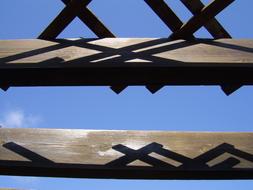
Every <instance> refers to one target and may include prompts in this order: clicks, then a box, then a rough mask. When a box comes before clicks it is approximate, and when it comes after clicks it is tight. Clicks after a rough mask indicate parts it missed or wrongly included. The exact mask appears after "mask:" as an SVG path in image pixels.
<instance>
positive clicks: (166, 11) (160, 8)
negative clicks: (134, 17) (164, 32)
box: [145, 0, 194, 94]
mask: <svg viewBox="0 0 253 190" xmlns="http://www.w3.org/2000/svg"><path fill="white" fill-rule="evenodd" d="M145 2H146V3H147V4H148V5H149V6H150V8H151V9H152V10H153V11H154V12H155V13H156V14H157V16H159V18H160V19H161V20H162V21H163V22H164V23H165V24H166V26H167V27H168V28H169V29H170V30H171V31H172V32H173V33H174V32H176V31H178V30H179V29H180V28H181V27H182V26H183V24H184V23H183V22H182V21H181V20H180V18H178V16H177V15H176V14H175V13H174V11H173V10H172V9H171V8H170V7H169V6H168V5H167V3H166V2H165V1H164V0H145ZM190 38H192V39H194V36H193V35H192V36H191V37H190ZM163 87H164V86H163V85H148V86H146V88H147V89H148V90H149V91H150V92H151V93H152V94H155V93H156V92H158V91H159V90H160V89H162V88H163Z"/></svg>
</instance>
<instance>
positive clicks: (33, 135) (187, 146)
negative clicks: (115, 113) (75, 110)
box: [0, 128, 253, 179]
mask: <svg viewBox="0 0 253 190" xmlns="http://www.w3.org/2000/svg"><path fill="white" fill-rule="evenodd" d="M252 154H253V133H207V132H206V133H195V132H191V133H190V132H189V133H186V132H184V133H182V132H159V131H91V130H89V131H87V130H60V129H8V128H2V129H0V174H1V175H20V176H48V177H73V178H75V177H81V178H117V179H120V178H121V179H253V155H252Z"/></svg>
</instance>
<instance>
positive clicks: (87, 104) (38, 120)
mask: <svg viewBox="0 0 253 190" xmlns="http://www.w3.org/2000/svg"><path fill="white" fill-rule="evenodd" d="M166 2H168V4H169V5H170V6H171V7H172V8H173V9H174V10H175V12H177V14H178V15H179V16H180V18H182V20H184V21H187V19H188V18H189V17H190V16H191V14H190V13H189V12H188V11H187V10H186V9H185V8H184V7H183V5H182V4H181V3H180V2H179V0H167V1H166ZM203 2H205V3H207V2H209V1H208V0H206V1H203ZM252 6H253V1H249V0H248V1H239V0H237V1H235V2H234V3H233V4H232V5H231V6H230V7H228V8H227V9H226V10H225V11H224V12H222V13H221V14H219V15H218V16H217V18H218V19H219V21H220V22H221V23H222V24H223V26H224V27H225V28H226V29H227V30H228V31H229V32H230V34H231V35H232V36H233V37H234V38H253V27H252V26H251V25H250V24H249V23H250V20H251V18H252V16H253V13H252ZM63 7H64V6H63V4H62V3H61V1H60V0H54V1H52V0H37V1H34V0H23V1H21V0H1V2H0V24H1V27H2V28H1V30H0V39H28V38H36V37H37V36H38V35H39V34H40V32H41V31H42V30H43V29H44V28H45V27H46V26H47V25H48V24H49V23H50V21H51V20H52V19H53V18H54V17H55V16H56V15H57V13H58V12H59V11H60V10H61V9H62V8H63ZM89 7H90V8H91V9H92V10H93V12H94V13H96V15H97V16H98V17H99V18H100V19H101V20H102V21H104V23H105V24H106V25H107V26H108V27H109V28H110V29H111V31H112V32H113V33H114V34H115V35H116V36H118V37H167V36H169V34H170V30H169V29H168V28H166V26H165V25H164V24H163V23H162V22H161V21H160V20H159V18H158V17H157V16H156V15H155V14H154V13H153V12H152V10H151V9H150V8H149V7H148V6H147V5H146V4H145V2H144V1H143V0H124V1H123V0H106V1H105V0H93V2H92V3H91V4H90V5H89ZM196 35H197V36H198V37H210V36H209V34H208V33H207V32H206V31H205V30H203V29H201V30H200V31H199V32H197V34H196ZM60 37H61V38H67V37H84V38H90V37H95V36H94V35H93V34H92V32H90V31H89V30H88V29H87V27H86V26H85V25H83V24H82V23H81V22H80V21H79V20H78V19H75V20H74V22H73V23H72V24H71V25H69V27H68V28H67V29H66V30H65V31H64V32H63V33H62V34H61V35H60ZM252 95H253V88H252V87H249V86H245V87H242V88H241V89H240V90H238V91H237V92H235V93H234V94H232V95H231V96H229V97H227V96H226V95H225V94H223V92H222V91H221V90H220V88H219V87H218V86H213V87H204V86H201V87H197V86H194V87H165V88H163V89H162V90H161V91H159V92H158V93H157V94H155V95H152V94H150V93H149V92H148V91H147V90H146V89H145V88H144V87H129V88H127V89H126V90H125V91H123V93H122V94H120V95H116V94H115V93H114V92H112V91H111V90H110V89H109V88H107V87H71V88H70V87H66V88H63V87H61V88H60V87H53V88H52V87H51V88H39V87H36V88H10V89H9V90H8V91H7V92H3V91H0V124H1V125H3V126H4V127H38V128H82V129H119V130H120V129H126V130H171V131H251V132H252V131H253V128H252V124H253V117H252V109H253V98H252ZM0 187H14V188H21V189H29V190H30V189H33V190H42V189H43V190H44V189H61V190H69V189H75V190H79V189H83V188H87V189H91V188H92V189H101V188H104V189H110V190H114V189H115V190H116V189H140V188H143V189H146V190H148V189H154V188H156V189H164V188H168V187H171V188H177V189H179V190H181V189H186V188H187V189H202V188H205V189H207V190H209V189H224V188H229V189H231V190H233V189H238V188H244V189H252V188H253V181H131V180H130V181H124V180H87V179H55V178H23V177H0Z"/></svg>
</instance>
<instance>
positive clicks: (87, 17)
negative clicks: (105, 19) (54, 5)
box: [62, 0, 116, 38]
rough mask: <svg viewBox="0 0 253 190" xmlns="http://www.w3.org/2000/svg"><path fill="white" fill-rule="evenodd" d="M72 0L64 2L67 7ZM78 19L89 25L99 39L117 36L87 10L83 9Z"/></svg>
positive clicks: (64, 0) (63, 0)
mask: <svg viewBox="0 0 253 190" xmlns="http://www.w3.org/2000/svg"><path fill="white" fill-rule="evenodd" d="M70 1H71V0H62V2H63V3H65V5H67V4H68V3H70ZM77 16H78V18H79V19H80V20H81V21H82V22H83V23H84V24H85V25H87V26H88V27H89V28H90V29H91V31H92V32H94V34H96V35H97V37H99V38H115V37H116V36H115V35H114V34H113V33H112V32H111V31H110V30H109V29H108V28H107V27H106V26H105V25H104V24H103V23H102V22H101V21H100V20H99V19H98V18H97V17H96V16H95V15H94V14H93V13H92V12H91V11H90V10H89V9H88V8H87V7H85V6H84V7H83V8H82V10H81V12H78V14H77Z"/></svg>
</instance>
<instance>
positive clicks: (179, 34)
mask: <svg viewBox="0 0 253 190" xmlns="http://www.w3.org/2000/svg"><path fill="white" fill-rule="evenodd" d="M91 1H92V0H62V2H63V3H65V5H66V7H65V8H64V9H63V10H62V11H61V12H60V14H59V15H58V16H57V17H56V18H55V19H54V20H53V21H52V23H51V24H50V25H49V26H48V27H47V28H46V29H45V30H44V31H43V32H42V33H41V35H40V36H39V37H38V38H39V39H45V40H49V39H55V38H56V37H57V36H58V35H59V34H60V33H61V32H62V31H63V30H64V29H65V28H66V27H67V26H68V25H69V24H70V23H71V22H72V21H73V20H74V18H75V17H78V18H79V19H80V20H81V21H82V22H83V23H84V24H86V25H87V26H88V27H89V28H90V29H91V30H92V31H93V32H94V33H95V34H96V35H97V36H98V37H99V38H105V37H115V36H114V34H113V33H112V32H111V31H110V30H109V29H108V28H106V26H105V25H104V24H103V23H102V22H101V21H100V20H99V19H98V18H97V17H96V16H95V15H94V14H93V13H92V12H91V11H90V10H89V9H88V8H87V5H88V4H89V3H90V2H91ZM180 1H181V2H182V3H183V4H184V5H185V6H186V7H187V8H188V9H189V11H190V12H191V13H192V14H193V16H192V17H191V18H190V19H189V21H188V22H186V23H183V22H182V21H181V20H180V18H179V17H178V16H177V15H176V14H175V13H174V12H173V10H172V9H171V8H170V7H169V6H168V5H167V4H166V3H165V2H164V0H145V2H146V3H147V4H148V5H149V6H150V7H151V8H152V10H153V11H154V12H155V13H156V14H157V15H158V16H159V17H160V19H161V20H162V21H163V22H164V23H165V24H166V25H167V27H168V28H169V29H170V30H171V31H172V34H171V35H170V38H171V39H173V40H174V39H186V40H192V39H194V38H195V37H194V33H195V32H196V31H197V30H199V29H200V28H201V27H202V26H204V27H205V28H206V29H207V31H208V32H209V33H210V34H211V35H212V36H213V37H214V38H215V39H219V38H231V36H230V35H229V33H228V32H227V31H226V30H225V29H224V28H223V27H222V25H221V24H220V23H219V22H218V21H217V20H216V19H215V16H216V15H217V14H219V13H220V12H221V11H222V10H224V9H225V8H226V7H227V6H229V5H230V4H231V3H232V2H234V0H213V1H212V2H211V3H209V4H208V5H206V6H205V5H204V4H203V3H202V2H201V0H180ZM163 86H164V85H157V84H153V85H147V86H146V88H147V89H148V90H149V91H150V92H151V93H156V92H157V91H159V90H160V89H161V88H163ZM126 87H127V86H125V85H121V86H112V87H111V89H112V90H113V91H114V92H116V93H120V92H121V91H123V90H124V89H125V88H126ZM221 87H222V90H223V91H224V92H225V93H226V94H227V95H229V94H231V93H233V92H234V91H235V90H237V89H238V88H240V87H241V85H240V84H238V85H233V86H231V85H226V86H221Z"/></svg>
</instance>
